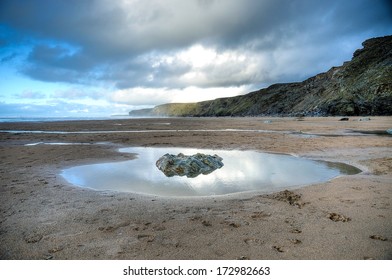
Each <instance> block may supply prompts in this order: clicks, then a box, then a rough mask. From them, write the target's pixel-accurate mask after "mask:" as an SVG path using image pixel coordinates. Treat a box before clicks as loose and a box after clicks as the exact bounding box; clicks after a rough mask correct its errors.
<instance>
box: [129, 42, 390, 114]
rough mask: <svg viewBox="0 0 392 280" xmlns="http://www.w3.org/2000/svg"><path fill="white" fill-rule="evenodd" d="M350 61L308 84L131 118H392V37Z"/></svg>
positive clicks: (158, 108)
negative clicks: (377, 116)
mask: <svg viewBox="0 0 392 280" xmlns="http://www.w3.org/2000/svg"><path fill="white" fill-rule="evenodd" d="M362 45H363V48H362V49H360V50H357V51H355V53H354V55H353V58H352V60H351V61H348V62H345V63H344V64H343V65H342V66H339V67H332V68H331V69H330V70H329V71H327V72H325V73H321V74H318V75H316V76H314V77H311V78H309V79H307V80H305V81H303V82H298V83H286V84H274V85H271V86H270V87H268V88H265V89H260V90H258V91H255V92H251V93H248V94H246V95H242V96H236V97H230V98H219V99H215V100H211V101H204V102H198V103H176V104H175V103H171V104H163V105H159V106H156V107H155V108H152V109H147V110H143V111H131V112H130V115H135V116H136V115H139V116H140V115H146V116H198V117H207V116H267V115H268V116H299V115H301V116H359V115H373V116H374V115H392V36H386V37H379V38H373V39H369V40H366V41H365V42H364V43H363V44H362Z"/></svg>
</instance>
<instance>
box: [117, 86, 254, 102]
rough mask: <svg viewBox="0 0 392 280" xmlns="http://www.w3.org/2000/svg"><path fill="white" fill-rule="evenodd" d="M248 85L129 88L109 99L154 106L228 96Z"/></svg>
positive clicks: (240, 91) (240, 92)
mask: <svg viewBox="0 0 392 280" xmlns="http://www.w3.org/2000/svg"><path fill="white" fill-rule="evenodd" d="M249 90H250V89H249V87H247V86H241V87H215V88H199V87H187V88H184V89H169V88H131V89H123V90H117V91H114V92H112V93H111V98H110V99H111V101H112V102H117V103H122V104H129V105H133V106H140V105H145V106H155V105H159V104H163V103H171V102H180V103H182V102H199V101H204V100H211V99H215V98H220V97H230V96H236V95H241V94H245V93H247V92H248V91H249Z"/></svg>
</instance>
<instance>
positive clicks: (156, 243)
mask: <svg viewBox="0 0 392 280" xmlns="http://www.w3.org/2000/svg"><path fill="white" fill-rule="evenodd" d="M391 127H392V117H372V118H371V120H370V121H359V118H355V117H353V118H350V120H349V121H344V122H342V121H339V118H305V119H304V120H302V121H298V120H296V119H295V118H173V119H127V120H106V121H69V122H48V123H1V124H0V130H3V131H4V130H30V131H31V130H36V131H64V132H65V131H66V132H69V133H26V132H22V133H5V132H0V156H1V163H0V164H1V169H0V172H1V187H0V192H1V195H0V213H1V214H0V258H1V259H77V260H78V259H392V209H391V203H392V137H391V136H387V135H385V134H382V133H381V134H377V133H379V132H383V131H385V130H386V129H389V128H391ZM76 131H77V132H79V133H72V132H76ZM91 131H94V133H81V132H91ZM99 131H102V132H99ZM105 131H112V133H107V132H105ZM136 131H137V132H136ZM361 132H371V133H370V134H369V133H361ZM49 143H52V144H53V143H56V145H48V144H49ZM62 143H68V144H69V143H73V145H63V144H62ZM28 144H33V145H28ZM132 146H146V147H147V146H148V147H153V146H155V147H195V148H208V149H238V150H259V151H266V152H273V153H287V154H293V155H296V156H302V157H306V158H311V159H322V160H328V161H335V162H344V163H348V164H351V165H354V166H356V167H358V168H360V169H361V170H363V172H362V173H360V174H357V175H350V176H340V177H338V178H335V179H333V180H330V181H328V182H326V183H321V184H314V185H310V186H305V187H302V188H298V189H295V190H291V191H282V192H279V193H274V194H262V193H252V194H242V195H238V194H237V195H227V196H215V197H199V198H167V197H157V196H147V195H139V194H133V193H116V192H97V191H94V190H89V189H82V188H78V187H75V186H72V185H70V184H69V183H67V182H66V181H65V180H64V179H63V178H62V177H61V176H60V173H61V171H62V170H63V169H64V168H67V167H71V166H75V165H82V164H88V163H95V162H114V161H123V160H129V159H132V158H133V157H134V156H133V155H132V154H125V153H124V154H122V153H119V152H118V149H119V148H123V147H132ZM131 183H132V182H130V184H131Z"/></svg>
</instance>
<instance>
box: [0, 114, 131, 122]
mask: <svg viewBox="0 0 392 280" xmlns="http://www.w3.org/2000/svg"><path fill="white" fill-rule="evenodd" d="M136 118H137V117H132V116H128V115H113V116H99V117H0V123H4V122H57V121H90V120H91V121H94V120H115V119H136Z"/></svg>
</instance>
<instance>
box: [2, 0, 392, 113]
mask: <svg viewBox="0 0 392 280" xmlns="http://www.w3.org/2000/svg"><path fill="white" fill-rule="evenodd" d="M391 34H392V1H389V0H355V1H354V0H353V1H350V0H344V1H342V0H329V1H324V0H148V1H147V0H116V1H113V0H0V116H1V117H97V116H110V115H113V114H127V113H128V112H129V111H130V110H133V109H140V108H148V107H153V106H155V105H159V104H163V103H170V102H197V101H202V100H210V99H215V98H220V97H229V96H235V95H240V94H245V93H248V92H250V91H253V90H257V89H260V88H264V87H267V86H269V85H271V84H274V83H281V82H295V81H302V80H304V79H306V78H308V77H311V76H313V75H315V74H317V73H320V72H325V71H327V70H328V69H329V68H331V67H332V66H339V65H342V63H343V62H344V61H348V60H350V59H351V58H352V54H353V52H354V51H355V50H356V49H359V48H361V47H362V46H361V43H362V42H363V41H364V40H366V39H368V38H372V37H379V36H385V35H391Z"/></svg>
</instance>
